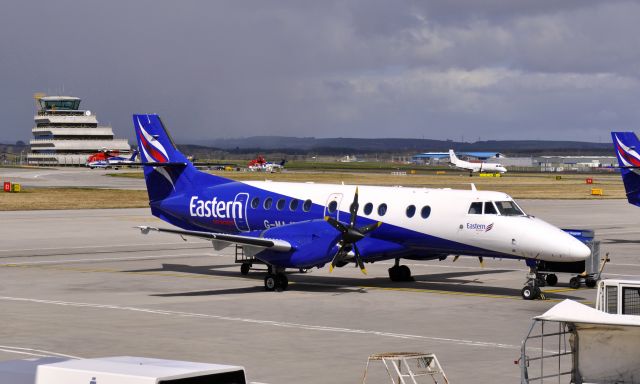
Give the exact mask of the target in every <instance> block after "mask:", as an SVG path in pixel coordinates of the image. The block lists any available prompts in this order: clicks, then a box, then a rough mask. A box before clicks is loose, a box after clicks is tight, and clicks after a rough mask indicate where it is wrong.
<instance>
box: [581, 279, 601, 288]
mask: <svg viewBox="0 0 640 384" xmlns="http://www.w3.org/2000/svg"><path fill="white" fill-rule="evenodd" d="M596 284H598V280H596V279H592V278H591V277H589V278H587V279H586V280H585V281H584V285H586V286H587V287H589V288H594V287H595V286H596Z"/></svg>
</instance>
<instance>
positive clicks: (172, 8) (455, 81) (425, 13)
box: [0, 0, 640, 142]
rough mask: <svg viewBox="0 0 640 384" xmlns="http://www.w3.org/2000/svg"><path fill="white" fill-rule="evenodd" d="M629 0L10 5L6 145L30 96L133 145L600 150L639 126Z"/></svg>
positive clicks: (637, 44)
mask: <svg viewBox="0 0 640 384" xmlns="http://www.w3.org/2000/svg"><path fill="white" fill-rule="evenodd" d="M639 18H640V4H638V2H627V1H608V2H598V1H587V0H575V1H574V0H570V1H563V2H557V1H547V0H544V1H542V0H538V1H517V2H514V1H506V0H487V1H475V0H453V1H451V0H450V1H445V0H441V1H425V2H423V1H388V0H387V1H384V0H354V1H348V2H344V1H321V2H318V1H310V0H309V1H293V0H292V1H279V2H264V1H231V0H229V1H204V0H202V1H195V0H186V1H181V2H170V1H164V0H140V1H116V0H114V1H109V2H104V1H94V0H85V1H80V0H73V1H72V0H59V1H56V2H54V3H52V2H45V1H17V2H9V3H6V4H3V7H2V12H0V50H1V52H2V55H0V105H1V107H0V112H2V123H0V128H1V130H0V132H1V133H0V140H1V141H14V140H18V139H26V138H28V137H29V136H30V127H31V126H32V124H33V121H32V118H33V112H34V107H33V103H32V102H31V101H30V100H31V97H32V94H33V93H34V92H36V91H44V92H47V93H49V94H56V93H62V90H63V87H64V93H67V94H72V95H77V96H80V97H82V98H84V106H85V107H87V108H91V109H94V110H95V111H96V112H97V114H98V118H99V119H100V120H101V122H105V123H107V122H111V123H112V124H113V126H114V129H115V131H116V132H117V133H118V134H119V135H120V136H127V137H131V136H132V134H131V130H132V129H131V123H130V116H131V114H132V113H135V112H157V113H160V114H161V115H162V116H163V118H164V120H165V121H166V122H167V123H168V124H169V125H170V126H171V128H172V130H173V131H175V133H174V136H175V137H176V139H177V140H178V141H179V142H188V141H191V142H196V141H197V140H201V139H208V138H213V137H239V136H247V135H264V134H277V135H295V136H318V137H327V136H352V137H390V136H406V137H423V136H424V137H432V138H456V139H458V138H460V137H462V136H464V137H465V138H466V139H467V138H468V139H473V140H475V139H477V138H478V137H481V138H483V139H498V138H510V139H516V138H557V139H582V140H601V139H602V138H603V137H604V138H606V136H607V133H608V131H609V130H611V129H633V128H635V126H636V125H637V123H638V121H639V118H640V116H639V114H640V112H637V110H638V109H637V108H636V107H635V104H636V102H637V101H636V100H638V98H639V96H640V89H639V87H638V86H639V79H638V73H640V72H639V71H638V70H639V69H640V68H638V66H639V65H640V64H639V63H640V57H639V56H640V24H638V23H637V20H638V19H639Z"/></svg>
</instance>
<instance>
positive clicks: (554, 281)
mask: <svg viewBox="0 0 640 384" xmlns="http://www.w3.org/2000/svg"><path fill="white" fill-rule="evenodd" d="M545 280H546V281H547V284H548V285H549V286H550V287H554V286H555V285H556V284H558V276H556V275H554V274H553V273H552V274H550V275H547V277H546V278H545Z"/></svg>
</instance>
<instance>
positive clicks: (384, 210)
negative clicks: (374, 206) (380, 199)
mask: <svg viewBox="0 0 640 384" xmlns="http://www.w3.org/2000/svg"><path fill="white" fill-rule="evenodd" d="M385 213H387V204H385V203H382V204H380V205H378V215H380V216H384V214H385Z"/></svg>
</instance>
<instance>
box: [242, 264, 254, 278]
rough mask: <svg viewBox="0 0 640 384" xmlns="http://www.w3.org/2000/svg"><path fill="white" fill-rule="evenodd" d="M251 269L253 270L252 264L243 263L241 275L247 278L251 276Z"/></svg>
mask: <svg viewBox="0 0 640 384" xmlns="http://www.w3.org/2000/svg"><path fill="white" fill-rule="evenodd" d="M250 269H251V264H249V263H242V265H241V266H240V273H241V274H243V275H245V276H246V275H248V274H249V270H250Z"/></svg>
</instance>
